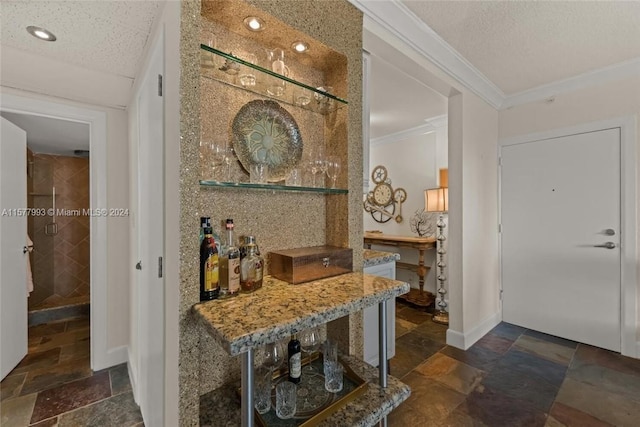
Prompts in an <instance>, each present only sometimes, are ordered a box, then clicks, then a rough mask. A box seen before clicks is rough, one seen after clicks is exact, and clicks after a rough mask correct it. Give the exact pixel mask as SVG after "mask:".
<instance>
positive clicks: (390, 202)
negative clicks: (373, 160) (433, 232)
mask: <svg viewBox="0 0 640 427" xmlns="http://www.w3.org/2000/svg"><path fill="white" fill-rule="evenodd" d="M371 179H372V180H373V182H374V183H375V184H376V186H375V187H374V189H373V190H372V191H369V193H368V194H367V197H366V199H365V201H364V210H365V211H367V212H369V213H370V214H371V216H372V217H373V219H374V220H376V221H377V222H380V223H385V222H388V221H390V220H392V219H395V221H396V222H397V223H400V222H402V220H403V218H402V203H403V202H404V201H405V200H407V192H406V191H405V190H404V188H396V189H395V190H394V188H393V187H392V186H391V179H390V178H389V176H388V173H387V168H385V167H384V166H382V165H378V166H376V167H375V168H374V169H373V172H372V173H371ZM396 207H397V208H398V213H397V214H396Z"/></svg>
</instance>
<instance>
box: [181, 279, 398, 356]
mask: <svg viewBox="0 0 640 427" xmlns="http://www.w3.org/2000/svg"><path fill="white" fill-rule="evenodd" d="M407 292H409V284H408V283H405V282H400V281H397V280H392V279H387V278H384V277H378V276H373V275H368V274H364V273H359V272H354V273H347V274H342V275H340V276H335V277H330V278H327V279H321V280H316V281H313V282H309V283H303V284H300V285H290V284H288V283H287V282H284V281H282V280H278V279H275V278H273V277H270V276H267V277H265V279H264V282H263V286H262V289H259V290H257V291H256V292H253V293H250V294H241V295H238V296H237V297H235V298H231V299H226V300H214V301H207V302H203V303H199V304H195V305H194V306H193V309H192V311H193V313H194V315H195V316H196V317H197V318H198V320H199V321H200V322H201V323H202V324H203V325H204V326H205V328H206V329H207V331H208V332H209V334H210V335H211V336H212V337H213V338H214V339H215V340H216V341H217V342H218V343H219V344H220V345H222V347H223V348H224V349H226V351H227V352H228V353H229V354H230V355H231V356H236V355H238V354H241V353H244V352H246V351H247V350H249V349H250V348H255V347H258V346H261V345H264V344H267V343H270V342H274V341H277V340H279V339H282V338H286V337H288V336H290V335H291V334H294V333H297V332H299V331H301V330H304V329H307V328H311V327H314V326H318V325H321V324H323V323H326V322H329V321H331V320H335V319H338V318H340V317H343V316H346V315H348V314H351V313H355V312H357V311H360V310H362V309H363V308H366V307H369V306H372V305H375V304H378V303H380V302H381V301H384V300H387V299H393V298H395V297H396V296H398V295H402V294H405V293H407Z"/></svg>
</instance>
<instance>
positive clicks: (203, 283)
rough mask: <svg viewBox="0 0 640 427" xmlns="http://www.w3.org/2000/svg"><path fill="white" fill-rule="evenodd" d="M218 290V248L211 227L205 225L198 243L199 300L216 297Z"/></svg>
mask: <svg viewBox="0 0 640 427" xmlns="http://www.w3.org/2000/svg"><path fill="white" fill-rule="evenodd" d="M219 292H220V284H219V278H218V248H216V242H215V241H214V240H213V231H212V230H211V227H205V229H204V239H203V240H202V244H201V245H200V301H208V300H212V299H216V298H218V295H219Z"/></svg>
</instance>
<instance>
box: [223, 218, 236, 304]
mask: <svg viewBox="0 0 640 427" xmlns="http://www.w3.org/2000/svg"><path fill="white" fill-rule="evenodd" d="M233 227H234V226H233V220H232V219H227V223H226V225H225V228H226V230H227V244H226V246H225V254H224V255H223V256H222V257H221V258H220V298H229V297H232V296H235V295H238V292H239V291H240V250H239V249H238V248H237V246H236V245H235V238H234V235H233Z"/></svg>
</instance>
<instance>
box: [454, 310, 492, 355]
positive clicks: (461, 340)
mask: <svg viewBox="0 0 640 427" xmlns="http://www.w3.org/2000/svg"><path fill="white" fill-rule="evenodd" d="M501 321H502V313H501V312H500V311H498V312H496V313H494V314H492V315H491V316H489V317H488V318H486V319H485V320H483V321H482V322H481V323H480V324H479V325H477V326H476V327H475V328H473V329H472V330H470V331H469V332H467V333H462V332H458V331H454V330H453V329H451V328H449V329H448V330H447V345H450V346H452V347H456V348H459V349H461V350H467V349H468V348H469V347H471V346H472V345H474V344H475V343H476V342H477V341H478V340H479V339H480V338H482V337H483V336H485V335H486V334H487V332H489V331H490V330H491V329H493V328H494V327H495V326H497V325H498V324H499V323H500V322H501Z"/></svg>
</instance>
